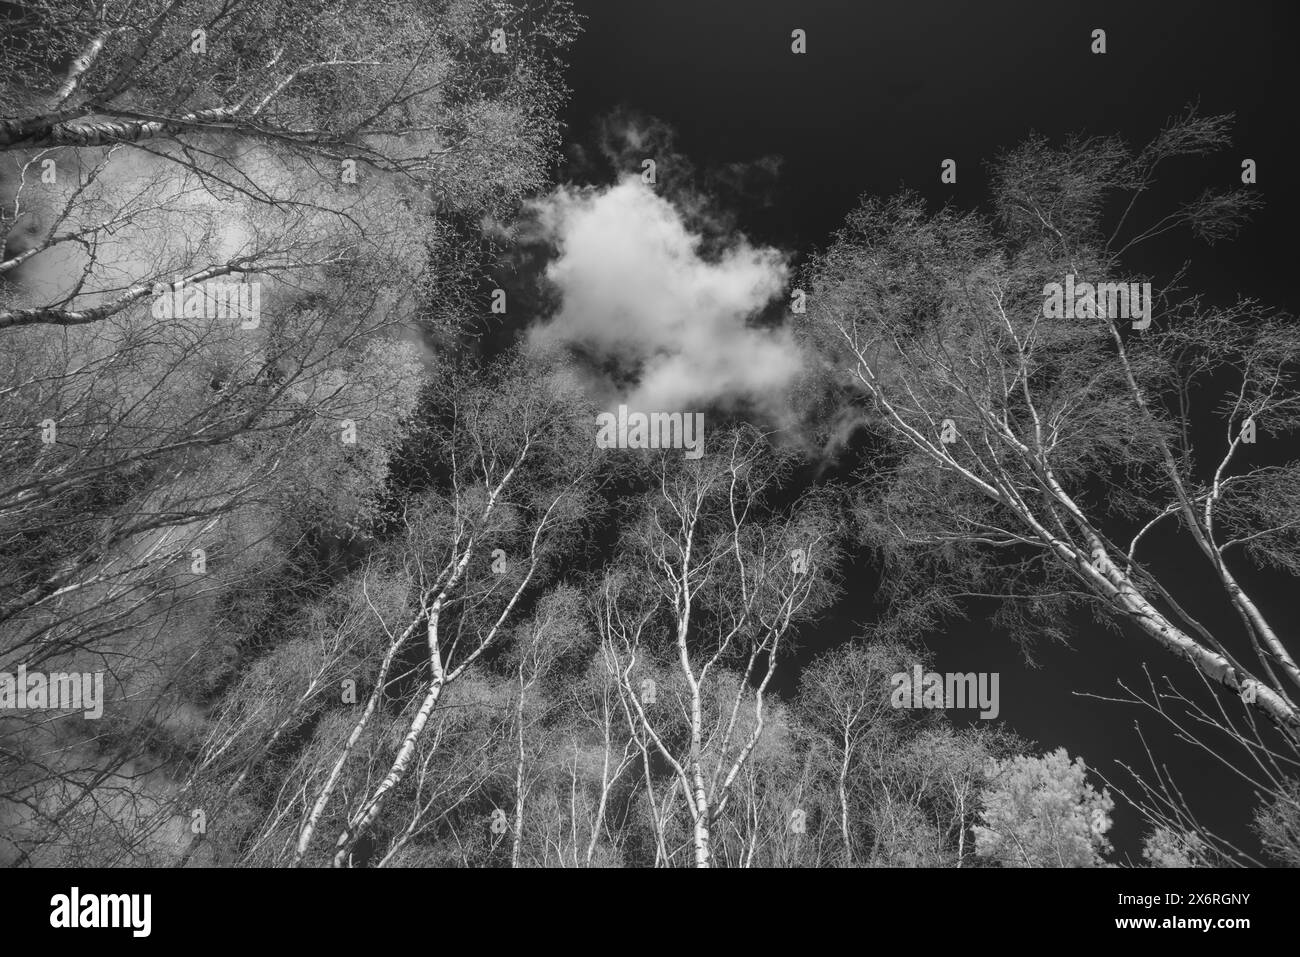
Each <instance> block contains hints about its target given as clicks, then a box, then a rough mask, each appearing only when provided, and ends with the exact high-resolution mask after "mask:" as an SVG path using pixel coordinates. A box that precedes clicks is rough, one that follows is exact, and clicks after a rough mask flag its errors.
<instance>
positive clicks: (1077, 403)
mask: <svg viewBox="0 0 1300 957" xmlns="http://www.w3.org/2000/svg"><path fill="white" fill-rule="evenodd" d="M1228 125H1229V118H1228V117H1221V116H1220V117H1208V118H1207V117H1203V116H1199V115H1197V114H1196V113H1195V112H1194V111H1189V112H1188V113H1187V114H1186V115H1183V116H1181V117H1178V118H1176V119H1175V120H1172V121H1171V122H1170V123H1169V124H1168V125H1167V126H1166V128H1165V129H1164V130H1162V131H1161V133H1160V134H1159V135H1158V136H1157V137H1156V138H1155V139H1154V140H1153V141H1152V142H1151V143H1149V144H1148V145H1146V146H1145V147H1143V148H1141V149H1136V150H1135V149H1132V148H1130V147H1128V146H1127V145H1126V144H1125V143H1123V142H1122V141H1120V140H1119V139H1117V138H1114V137H1093V138H1087V139H1074V140H1071V141H1070V142H1067V143H1065V144H1064V145H1063V146H1060V147H1054V146H1052V145H1051V144H1049V143H1048V142H1047V141H1046V140H1043V139H1041V138H1035V139H1031V140H1030V141H1028V142H1027V143H1026V144H1024V145H1023V146H1021V147H1019V148H1017V149H1015V150H1012V151H1010V152H1009V153H1007V154H1006V155H1004V156H1002V157H1001V158H1000V159H999V160H998V161H997V162H996V163H995V164H993V167H992V170H991V177H990V179H991V182H992V184H993V190H992V201H993V207H994V210H995V216H994V217H993V218H992V219H988V218H985V217H982V216H980V215H976V214H973V213H971V214H966V213H960V212H957V211H955V210H952V209H944V210H941V211H939V212H937V213H930V212H928V211H927V210H926V209H925V208H924V205H923V204H922V203H921V202H920V201H919V199H918V198H917V197H915V196H913V195H907V194H904V195H901V196H898V197H894V198H892V199H889V200H874V199H872V200H868V201H866V202H864V203H863V204H862V206H861V207H860V208H859V209H858V210H857V211H855V212H854V213H853V214H852V215H851V216H850V217H849V219H848V222H847V224H846V226H845V228H844V229H843V230H842V232H841V233H840V234H839V236H838V238H837V239H836V241H835V242H834V243H833V244H832V245H831V247H830V248H829V249H828V250H827V251H826V252H825V253H824V254H823V255H821V256H820V257H819V258H818V260H817V261H816V263H815V264H814V265H813V266H812V268H811V270H810V275H809V277H808V279H809V286H810V288H811V292H810V295H809V307H808V308H809V322H808V323H807V324H806V325H805V326H804V327H803V331H804V333H805V335H806V339H807V341H808V342H809V344H810V346H811V347H812V348H814V349H815V350H816V351H817V354H818V355H819V357H820V360H821V369H822V370H823V371H824V373H825V375H826V376H827V377H828V379H830V380H832V381H834V382H835V383H836V384H837V386H838V387H839V388H840V389H841V390H842V392H843V394H844V395H845V396H847V397H848V401H850V402H851V403H853V404H854V405H855V406H856V407H857V408H858V409H859V410H860V414H861V421H862V422H863V424H864V426H865V427H866V428H868V429H869V430H871V431H872V433H873V434H874V435H875V436H877V437H878V439H879V440H880V442H881V446H880V447H881V450H882V452H881V457H880V460H878V461H876V462H873V466H872V471H871V473H870V474H867V475H864V477H863V480H862V482H861V485H860V488H859V491H860V494H859V498H858V507H857V515H858V518H859V520H860V524H861V528H862V529H863V532H864V534H865V536H866V538H867V540H868V541H869V542H870V543H871V545H872V547H874V548H876V549H878V551H879V554H880V555H881V556H882V560H883V563H884V565H885V568H886V572H887V576H886V590H887V598H888V600H889V605H890V608H889V614H888V615H887V616H886V618H885V620H884V621H883V622H882V623H881V626H880V631H882V632H884V633H891V632H892V633H906V632H914V631H917V630H923V629H927V628H931V627H934V626H936V625H938V624H940V623H941V622H942V621H943V620H945V619H946V618H948V617H949V616H952V615H954V614H959V613H961V612H962V611H963V610H964V609H968V608H969V607H970V602H971V601H972V600H978V599H992V600H994V601H996V603H997V608H998V615H997V622H998V624H999V625H1001V626H1004V627H1006V628H1007V629H1009V630H1010V631H1011V632H1012V633H1013V634H1016V635H1017V636H1019V637H1022V638H1027V639H1034V638H1043V637H1048V638H1065V637H1066V636H1067V632H1068V630H1069V625H1070V622H1071V617H1070V615H1071V612H1072V611H1073V610H1075V609H1086V610H1090V611H1091V612H1093V613H1094V615H1095V616H1096V618H1097V619H1098V620H1100V621H1102V622H1105V623H1108V624H1110V625H1112V626H1114V627H1117V628H1122V629H1123V630H1124V632H1125V633H1126V634H1130V635H1133V636H1134V637H1135V640H1134V641H1132V642H1126V643H1125V644H1124V645H1123V647H1124V648H1125V649H1129V650H1131V653H1132V654H1133V655H1135V656H1136V657H1135V658H1133V659H1130V660H1129V661H1126V662H1117V663H1116V667H1117V668H1118V669H1123V668H1126V667H1131V666H1136V665H1138V664H1142V665H1145V666H1148V667H1149V669H1150V672H1154V673H1155V677H1153V678H1152V683H1151V687H1150V690H1149V692H1148V690H1147V689H1139V690H1137V691H1134V690H1132V689H1127V691H1128V698H1129V700H1130V701H1131V702H1138V701H1140V702H1143V703H1145V705H1146V706H1147V707H1149V708H1150V709H1152V710H1153V711H1154V713H1155V715H1156V716H1157V720H1160V721H1162V722H1163V721H1169V722H1171V723H1172V724H1173V725H1174V726H1175V727H1176V728H1177V731H1178V734H1179V736H1180V737H1182V738H1183V739H1184V740H1187V741H1189V742H1193V743H1194V744H1195V745H1196V746H1198V747H1201V748H1204V753H1206V754H1208V755H1209V756H1211V757H1212V759H1213V760H1214V762H1215V764H1216V766H1217V767H1220V768H1221V769H1223V770H1224V771H1225V773H1228V774H1230V775H1233V776H1241V777H1244V778H1245V779H1246V780H1247V781H1249V782H1250V783H1251V785H1252V786H1253V787H1254V788H1255V789H1256V791H1257V793H1258V794H1259V795H1260V796H1261V798H1262V800H1263V801H1264V802H1265V807H1266V812H1265V816H1266V817H1268V816H1269V815H1274V816H1276V817H1277V821H1291V822H1295V821H1296V820H1297V819H1300V805H1297V804H1296V801H1295V781H1296V774H1297V771H1298V770H1300V765H1298V764H1297V759H1298V757H1300V755H1298V753H1297V742H1298V741H1300V708H1298V707H1297V703H1296V702H1297V701H1298V700H1300V670H1298V669H1297V664H1296V661H1295V658H1294V654H1293V650H1294V648H1295V640H1296V636H1295V634H1294V632H1292V633H1291V634H1289V635H1288V634H1287V633H1286V631H1285V628H1286V627H1287V625H1286V623H1285V622H1283V621H1281V620H1280V619H1279V617H1278V615H1277V610H1276V609H1275V610H1273V611H1272V612H1270V611H1269V610H1268V609H1267V608H1266V607H1265V606H1266V604H1267V603H1266V602H1264V601H1262V600H1261V598H1260V596H1259V594H1258V593H1257V589H1258V588H1259V583H1260V582H1261V581H1262V579H1261V577H1260V573H1261V572H1272V573H1281V574H1282V575H1284V576H1295V575H1297V574H1300V498H1298V497H1297V490H1300V462H1297V460H1296V459H1294V458H1293V457H1291V455H1290V452H1291V450H1292V449H1294V444H1293V442H1294V438H1295V435H1296V430H1297V426H1300V381H1298V380H1297V373H1300V362H1298V359H1300V324H1297V322H1296V321H1295V319H1294V318H1293V317H1290V316H1286V315H1280V314H1278V313H1276V312H1275V311H1273V310H1270V309H1267V308H1265V307H1263V306H1261V305H1260V304H1259V303H1257V302H1253V301H1247V300H1240V301H1237V302H1231V303H1226V304H1222V303H1212V302H1209V301H1207V300H1206V299H1205V298H1204V297H1201V296H1197V295H1193V294H1191V293H1189V292H1188V291H1187V290H1185V289H1184V288H1182V287H1183V284H1184V282H1185V279H1186V274H1187V272H1188V268H1187V267H1184V269H1183V270H1182V271H1180V272H1179V274H1178V275H1176V276H1173V277H1170V278H1169V279H1168V280H1167V281H1165V282H1159V281H1157V282H1155V283H1154V284H1153V289H1154V291H1155V295H1154V320H1153V321H1152V322H1151V324H1150V326H1149V328H1143V326H1144V324H1145V323H1144V322H1130V321H1129V315H1127V314H1125V315H1120V314H1119V310H1117V309H1114V308H1112V303H1110V302H1109V301H1107V302H1103V303H1102V305H1101V307H1100V308H1080V309H1078V310H1077V311H1076V310H1070V311H1068V312H1064V313H1063V312H1062V311H1061V310H1052V309H1049V308H1047V307H1046V306H1045V298H1046V297H1047V296H1048V295H1049V294H1050V292H1051V290H1052V289H1053V288H1055V289H1060V288H1061V287H1062V286H1063V285H1065V284H1066V282H1067V277H1070V276H1073V277H1075V278H1074V279H1073V280H1072V281H1073V282H1077V283H1079V284H1082V283H1084V282H1089V283H1092V284H1098V283H1110V282H1122V283H1130V282H1140V281H1143V280H1147V281H1149V279H1150V277H1145V276H1138V275H1135V274H1133V273H1132V272H1130V271H1129V269H1130V267H1129V266H1128V265H1127V263H1128V261H1129V260H1130V259H1131V257H1132V256H1133V255H1134V250H1137V249H1140V248H1141V247H1142V244H1144V243H1147V242H1149V241H1150V240H1152V239H1154V238H1156V237H1159V236H1162V235H1164V234H1166V233H1170V232H1171V231H1173V230H1176V229H1179V228H1183V229H1189V230H1190V231H1192V232H1193V233H1195V234H1197V235H1199V236H1201V237H1202V238H1204V239H1207V240H1210V241H1214V240H1218V239H1221V238H1224V237H1225V236H1229V235H1231V234H1232V233H1233V232H1235V231H1236V230H1237V228H1238V227H1239V226H1240V225H1241V223H1242V221H1243V220H1244V218H1245V216H1246V215H1247V214H1248V213H1249V212H1250V210H1251V209H1252V208H1253V207H1255V206H1256V205H1257V203H1258V198H1257V196H1256V195H1255V194H1253V193H1252V192H1250V190H1251V187H1249V186H1245V187H1241V186H1238V187H1236V188H1231V189H1227V190H1219V191H1207V192H1205V193H1204V194H1202V195H1201V196H1200V197H1198V198H1197V199H1195V200H1193V201H1191V202H1188V203H1187V204H1185V205H1184V206H1182V207H1180V208H1178V209H1177V210H1175V211H1174V212H1172V213H1170V214H1168V215H1166V216H1164V217H1163V218H1153V217H1149V214H1148V218H1150V219H1153V221H1151V222H1150V224H1149V225H1139V221H1140V220H1141V219H1142V217H1143V214H1144V213H1146V211H1147V210H1148V208H1149V207H1150V206H1151V193H1152V191H1153V189H1154V187H1155V185H1156V182H1157V172H1158V171H1159V170H1161V169H1163V167H1164V165H1167V164H1168V163H1169V162H1170V161H1173V160H1177V159H1179V158H1182V157H1187V156H1193V155H1199V154H1207V153H1211V152H1214V151H1217V150H1219V149H1221V148H1222V147H1224V146H1225V145H1226V144H1227V143H1228V135H1227V131H1228ZM1052 284H1056V286H1055V287H1053V285H1052ZM1067 288H1068V287H1067ZM1071 312H1073V313H1074V317H1073V318H1068V316H1069V315H1070V314H1071ZM1288 445H1290V447H1289V448H1288ZM1157 543H1158V544H1157ZM1172 552H1178V553H1180V554H1184V555H1188V556H1195V558H1196V559H1197V560H1198V561H1199V562H1200V568H1199V569H1198V570H1197V575H1196V577H1195V578H1194V579H1189V578H1188V577H1187V576H1186V575H1185V574H1184V573H1183V570H1182V569H1177V568H1171V567H1170V563H1169V562H1168V560H1167V559H1168V556H1169V555H1170V554H1171V553H1172ZM1162 557H1163V559H1164V560H1163V561H1162ZM1252 583H1253V584H1252ZM1209 621H1216V622H1223V623H1224V624H1216V625H1213V626H1212V625H1210V624H1207V622H1209ZM1137 639H1141V640H1137ZM1143 642H1145V643H1143ZM1162 652H1163V653H1164V655H1162V654H1161V653H1162ZM1179 660H1181V661H1182V662H1183V663H1184V664H1183V665H1178V664H1176V662H1177V661H1179ZM1189 679H1190V685H1189V684H1188V682H1189ZM1202 685H1203V687H1202ZM1180 687H1181V689H1182V690H1179V689H1180ZM1215 689H1217V691H1216V690H1215ZM1202 691H1205V692H1207V693H1205V694H1201V692H1202ZM1221 692H1226V694H1223V693H1221ZM1153 765H1154V771H1155V773H1156V780H1154V781H1148V782H1146V783H1144V784H1143V785H1142V788H1143V794H1142V795H1141V799H1142V801H1141V803H1142V804H1143V806H1144V809H1145V812H1146V814H1147V816H1148V817H1149V818H1150V819H1151V820H1152V821H1153V822H1154V823H1157V824H1159V825H1160V826H1167V827H1169V828H1174V829H1178V830H1181V831H1184V832H1188V833H1194V834H1196V835H1197V836H1198V840H1199V841H1201V842H1202V844H1203V845H1204V846H1205V847H1207V848H1212V849H1213V852H1212V854H1213V855H1217V859H1218V860H1221V861H1228V860H1231V861H1243V860H1246V859H1248V858H1249V855H1248V854H1246V853H1245V852H1244V851H1242V850H1240V849H1239V848H1235V847H1233V846H1232V845H1231V844H1230V842H1227V841H1224V840H1221V839H1218V838H1216V837H1215V835H1213V834H1212V833H1210V832H1209V830H1208V829H1206V828H1203V827H1201V826H1200V825H1199V824H1197V823H1196V819H1195V815H1194V814H1193V812H1192V810H1191V809H1190V808H1188V806H1187V804H1186V803H1185V802H1184V801H1183V799H1182V796H1181V794H1180V792H1179V791H1178V789H1177V787H1176V786H1175V785H1174V784H1173V783H1172V782H1170V781H1169V780H1168V777H1167V775H1166V774H1165V773H1164V771H1163V768H1162V766H1161V762H1160V761H1159V760H1153ZM1269 820H1272V817H1269ZM1277 821H1275V822H1274V823H1275V824H1277ZM1282 831H1285V828H1283V827H1281V826H1280V825H1278V826H1275V827H1273V829H1272V831H1271V832H1270V833H1273V834H1274V835H1275V836H1276V834H1278V833H1280V832H1282ZM1275 843H1276V842H1275ZM1282 843H1283V844H1285V841H1283V842H1282Z"/></svg>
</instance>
